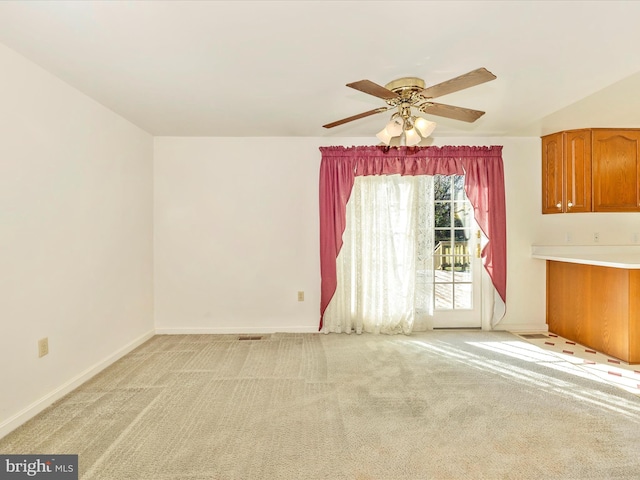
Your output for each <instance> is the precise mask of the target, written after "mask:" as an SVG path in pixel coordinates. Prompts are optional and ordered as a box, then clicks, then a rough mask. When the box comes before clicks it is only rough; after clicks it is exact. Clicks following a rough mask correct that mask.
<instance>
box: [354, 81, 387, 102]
mask: <svg viewBox="0 0 640 480" xmlns="http://www.w3.org/2000/svg"><path fill="white" fill-rule="evenodd" d="M347 87H351V88H355V89H356V90H360V91H361V92H364V93H368V94H369V95H373V96H374V97H378V98H383V99H385V100H390V99H392V98H398V97H399V96H400V95H398V94H397V93H396V92H392V91H391V90H387V89H386V88H384V87H382V86H380V85H378V84H377V83H373V82H372V81H371V80H360V81H357V82H353V83H347Z"/></svg>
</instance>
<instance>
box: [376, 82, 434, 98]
mask: <svg viewBox="0 0 640 480" xmlns="http://www.w3.org/2000/svg"><path fill="white" fill-rule="evenodd" d="M424 85H425V83H424V80H422V79H421V78H418V77H402V78H398V79H396V80H393V81H391V82H389V83H387V84H386V85H385V86H384V87H385V88H386V89H387V90H391V91H392V92H394V93H397V94H398V95H400V96H402V97H409V96H411V94H412V93H416V92H420V91H422V89H424Z"/></svg>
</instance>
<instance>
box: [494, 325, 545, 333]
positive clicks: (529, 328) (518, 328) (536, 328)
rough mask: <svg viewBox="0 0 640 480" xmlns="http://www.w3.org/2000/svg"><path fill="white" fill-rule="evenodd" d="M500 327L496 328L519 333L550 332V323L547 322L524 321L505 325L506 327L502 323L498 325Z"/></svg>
mask: <svg viewBox="0 0 640 480" xmlns="http://www.w3.org/2000/svg"><path fill="white" fill-rule="evenodd" d="M497 327H498V328H496V329H495V330H505V331H507V332H517V333H525V332H528V333H536V332H548V331H549V325H547V324H546V323H523V324H521V325H505V327H504V328H500V325H497Z"/></svg>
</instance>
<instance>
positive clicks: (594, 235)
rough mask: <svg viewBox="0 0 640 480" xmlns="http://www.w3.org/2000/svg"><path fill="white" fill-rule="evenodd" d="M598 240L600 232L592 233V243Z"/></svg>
mask: <svg viewBox="0 0 640 480" xmlns="http://www.w3.org/2000/svg"><path fill="white" fill-rule="evenodd" d="M599 241H600V234H599V233H598V232H596V233H594V234H593V243H598V242H599Z"/></svg>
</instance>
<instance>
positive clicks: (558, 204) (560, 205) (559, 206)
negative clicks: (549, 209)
mask: <svg viewBox="0 0 640 480" xmlns="http://www.w3.org/2000/svg"><path fill="white" fill-rule="evenodd" d="M556 208H557V209H558V210H560V209H561V208H562V203H560V202H558V203H556Z"/></svg>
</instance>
